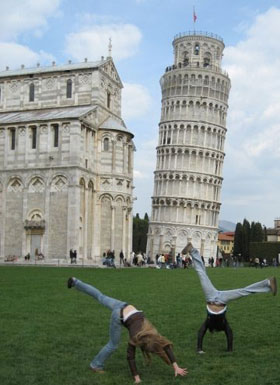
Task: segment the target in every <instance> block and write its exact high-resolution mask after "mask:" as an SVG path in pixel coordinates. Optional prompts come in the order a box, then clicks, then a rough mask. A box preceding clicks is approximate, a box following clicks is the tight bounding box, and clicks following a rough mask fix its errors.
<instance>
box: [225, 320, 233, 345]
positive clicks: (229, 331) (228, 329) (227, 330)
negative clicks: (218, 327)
mask: <svg viewBox="0 0 280 385" xmlns="http://www.w3.org/2000/svg"><path fill="white" fill-rule="evenodd" d="M225 333H226V336H227V351H228V352H232V345H233V333H232V329H231V327H230V326H229V323H228V321H227V319H226V318H225Z"/></svg>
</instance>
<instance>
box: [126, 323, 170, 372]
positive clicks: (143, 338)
mask: <svg viewBox="0 0 280 385" xmlns="http://www.w3.org/2000/svg"><path fill="white" fill-rule="evenodd" d="M130 343H131V344H132V345H135V346H139V347H140V349H141V350H142V353H143V355H144V357H145V358H146V360H147V362H148V363H149V362H150V361H151V356H150V353H154V354H157V355H158V356H159V357H160V358H161V359H162V360H163V361H164V362H165V363H166V364H167V365H171V362H170V360H169V358H168V356H167V354H166V353H165V351H164V348H165V347H166V346H169V345H171V346H172V342H170V341H169V340H168V339H167V338H165V337H163V336H162V335H160V334H159V332H158V331H157V329H156V328H155V327H154V326H153V325H152V324H151V322H149V321H148V320H147V319H146V318H145V319H144V321H143V325H142V328H141V330H140V331H139V332H138V333H137V334H135V336H134V337H133V339H132V340H130Z"/></svg>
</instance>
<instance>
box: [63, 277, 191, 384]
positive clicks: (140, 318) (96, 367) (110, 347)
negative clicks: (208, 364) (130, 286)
mask: <svg viewBox="0 0 280 385" xmlns="http://www.w3.org/2000/svg"><path fill="white" fill-rule="evenodd" d="M67 286H68V288H69V289H71V288H72V287H75V289H77V290H79V291H81V292H83V293H86V294H88V295H90V296H92V297H93V298H95V299H96V300H97V301H98V302H99V303H101V304H102V305H104V306H106V307H107V308H109V309H110V310H112V315H111V321H110V339H109V342H108V343H107V344H106V345H105V346H104V347H103V348H102V349H101V350H100V351H99V353H98V354H97V355H96V356H95V357H94V359H93V360H92V361H91V363H90V369H91V370H92V371H93V372H99V373H104V363H105V361H106V360H107V359H108V358H109V357H110V355H111V354H112V353H113V352H114V351H115V350H116V349H117V346H118V343H119V341H120V338H121V327H122V325H123V326H124V327H126V328H127V329H128V332H129V342H128V347H127V360H128V364H129V367H130V370H131V374H132V376H133V378H134V382H135V383H136V384H138V383H140V382H141V379H140V375H139V373H138V370H137V367H136V362H135V350H136V347H139V348H140V349H141V350H142V353H143V355H144V356H145V358H147V360H148V361H150V359H151V357H150V354H151V353H153V354H156V355H158V356H159V357H160V358H161V359H162V360H163V361H164V362H165V363H166V364H168V365H172V366H173V369H174V374H175V377H176V376H177V375H180V376H185V375H186V374H187V369H183V368H180V367H179V366H178V364H177V362H176V359H175V356H174V353H173V350H172V343H171V342H170V341H169V340H168V339H167V338H165V337H163V336H161V335H160V334H159V333H158V331H157V330H156V328H155V327H154V326H153V325H152V324H151V323H150V322H149V321H148V320H147V318H146V317H145V315H144V313H143V312H142V311H141V310H137V309H136V308H135V307H134V306H133V305H131V304H128V303H126V302H122V301H119V300H117V299H114V298H111V297H107V296H106V295H104V294H103V293H101V292H100V291H99V290H98V289H96V288H95V287H94V286H91V285H89V284H86V283H84V282H82V281H80V280H78V279H77V278H74V277H72V278H69V279H68V282H67Z"/></svg>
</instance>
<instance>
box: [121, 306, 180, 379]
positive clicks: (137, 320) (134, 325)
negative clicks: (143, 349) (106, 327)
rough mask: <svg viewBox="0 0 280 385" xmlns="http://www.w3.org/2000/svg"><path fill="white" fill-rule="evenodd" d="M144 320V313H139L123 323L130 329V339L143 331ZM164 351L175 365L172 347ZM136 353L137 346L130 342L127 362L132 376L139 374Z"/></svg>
mask: <svg viewBox="0 0 280 385" xmlns="http://www.w3.org/2000/svg"><path fill="white" fill-rule="evenodd" d="M144 319H145V316H144V313H143V312H138V313H134V314H132V315H131V316H130V317H129V318H128V319H127V320H126V321H125V322H123V325H124V326H125V327H126V328H127V329H128V333H129V337H130V339H133V337H134V336H135V335H136V334H137V333H138V332H139V331H140V330H141V328H142V324H143V322H144ZM163 349H164V351H165V353H166V354H167V357H168V358H169V361H170V363H172V364H173V362H176V359H175V357H174V354H173V351H172V348H171V346H170V345H167V346H165V347H164V348H163ZM135 351H136V346H135V345H132V344H131V343H130V342H129V343H128V346H127V361H128V365H129V368H130V371H131V374H132V376H136V375H137V374H138V371H137V367H136V362H135Z"/></svg>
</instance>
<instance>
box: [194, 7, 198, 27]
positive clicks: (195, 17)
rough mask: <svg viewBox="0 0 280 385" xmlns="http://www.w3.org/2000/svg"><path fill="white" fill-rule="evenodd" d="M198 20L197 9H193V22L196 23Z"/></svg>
mask: <svg viewBox="0 0 280 385" xmlns="http://www.w3.org/2000/svg"><path fill="white" fill-rule="evenodd" d="M196 19H197V16H196V13H195V9H194V7H193V22H194V23H195V22H196Z"/></svg>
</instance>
